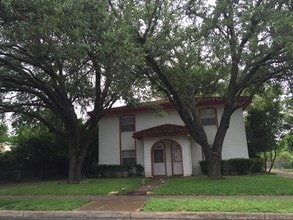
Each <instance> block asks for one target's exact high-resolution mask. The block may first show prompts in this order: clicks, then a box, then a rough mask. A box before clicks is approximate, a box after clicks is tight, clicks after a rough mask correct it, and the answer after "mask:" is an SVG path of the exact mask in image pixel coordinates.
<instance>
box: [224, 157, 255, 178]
mask: <svg viewBox="0 0 293 220" xmlns="http://www.w3.org/2000/svg"><path fill="white" fill-rule="evenodd" d="M228 163H229V167H230V172H231V174H232V175H247V174H251V168H252V166H253V160H251V159H246V158H235V159H230V160H228Z"/></svg>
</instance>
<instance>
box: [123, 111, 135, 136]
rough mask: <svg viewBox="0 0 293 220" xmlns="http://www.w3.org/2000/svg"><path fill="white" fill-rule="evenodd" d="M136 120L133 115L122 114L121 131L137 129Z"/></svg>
mask: <svg viewBox="0 0 293 220" xmlns="http://www.w3.org/2000/svg"><path fill="white" fill-rule="evenodd" d="M134 125H135V120H134V116H133V115H128V116H122V117H121V118H120V127H121V132H125V131H134V130H135V126H134Z"/></svg>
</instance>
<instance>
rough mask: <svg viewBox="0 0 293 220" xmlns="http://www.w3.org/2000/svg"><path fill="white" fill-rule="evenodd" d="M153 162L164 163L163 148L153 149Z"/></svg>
mask: <svg viewBox="0 0 293 220" xmlns="http://www.w3.org/2000/svg"><path fill="white" fill-rule="evenodd" d="M154 162H155V163H164V151H163V149H157V150H154Z"/></svg>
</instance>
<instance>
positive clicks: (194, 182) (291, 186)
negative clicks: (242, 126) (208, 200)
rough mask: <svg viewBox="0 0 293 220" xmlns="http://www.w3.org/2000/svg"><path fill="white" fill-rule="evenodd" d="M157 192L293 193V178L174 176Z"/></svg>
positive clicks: (201, 193)
mask: <svg viewBox="0 0 293 220" xmlns="http://www.w3.org/2000/svg"><path fill="white" fill-rule="evenodd" d="M154 193H155V194H163V195H227V196H231V195H293V179H289V178H284V177H281V176H275V175H255V176H227V177H225V178H224V179H222V180H218V181H213V180H209V179H208V178H207V177H187V178H172V179H170V180H168V181H167V183H166V184H163V185H162V186H161V187H159V188H158V189H155V190H154Z"/></svg>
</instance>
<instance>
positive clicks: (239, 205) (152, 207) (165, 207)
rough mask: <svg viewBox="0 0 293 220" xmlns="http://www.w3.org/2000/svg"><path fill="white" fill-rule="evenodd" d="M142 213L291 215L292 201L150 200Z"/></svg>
mask: <svg viewBox="0 0 293 220" xmlns="http://www.w3.org/2000/svg"><path fill="white" fill-rule="evenodd" d="M143 211H153V212H154V211H157V212H158V211H190V212H266V213H268V212H271V213H293V199H288V200H285V199H284V200H283V199H238V198H229V199H209V198H200V199H150V200H149V201H148V203H147V205H146V206H145V207H144V208H143Z"/></svg>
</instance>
